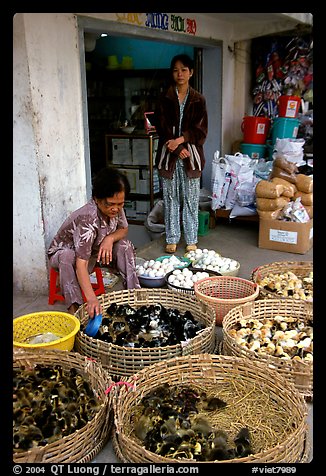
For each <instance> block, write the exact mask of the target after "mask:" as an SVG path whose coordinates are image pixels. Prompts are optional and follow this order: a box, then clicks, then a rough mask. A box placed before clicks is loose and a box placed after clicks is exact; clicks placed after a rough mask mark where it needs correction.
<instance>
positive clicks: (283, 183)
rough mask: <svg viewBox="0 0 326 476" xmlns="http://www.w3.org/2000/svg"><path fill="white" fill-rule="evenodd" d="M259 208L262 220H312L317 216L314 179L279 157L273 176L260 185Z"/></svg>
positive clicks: (274, 164) (258, 189)
mask: <svg viewBox="0 0 326 476" xmlns="http://www.w3.org/2000/svg"><path fill="white" fill-rule="evenodd" d="M256 207H257V213H258V215H259V218H260V219H262V220H264V219H265V220H270V219H273V220H275V219H278V220H285V221H295V222H299V223H306V222H308V221H309V220H310V219H311V218H312V217H313V178H312V177H310V176H307V175H304V174H300V173H298V168H297V166H296V165H295V164H294V163H293V162H290V161H288V160H286V159H284V158H280V157H276V158H275V159H274V161H273V168H272V172H271V174H270V177H269V179H268V180H260V181H259V182H258V183H257V185H256Z"/></svg>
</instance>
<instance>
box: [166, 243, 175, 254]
mask: <svg viewBox="0 0 326 476" xmlns="http://www.w3.org/2000/svg"><path fill="white" fill-rule="evenodd" d="M165 251H166V252H167V253H175V252H176V251H177V245H174V244H167V245H166V246H165Z"/></svg>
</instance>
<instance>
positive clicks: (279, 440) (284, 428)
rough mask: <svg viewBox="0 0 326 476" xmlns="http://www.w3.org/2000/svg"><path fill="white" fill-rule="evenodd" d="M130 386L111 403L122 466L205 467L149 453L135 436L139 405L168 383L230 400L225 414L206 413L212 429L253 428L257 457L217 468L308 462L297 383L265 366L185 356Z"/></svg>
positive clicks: (165, 363) (302, 404) (154, 369)
mask: <svg viewBox="0 0 326 476" xmlns="http://www.w3.org/2000/svg"><path fill="white" fill-rule="evenodd" d="M128 383H129V384H130V385H133V390H131V389H130V388H126V387H122V386H121V387H119V390H118V388H116V389H115V395H114V397H113V400H112V401H113V408H114V432H113V437H112V438H113V439H112V442H113V448H114V450H115V452H116V455H117V457H118V458H119V459H120V460H121V461H122V462H125V463H150V462H154V463H181V464H184V463H196V464H197V463H198V464H205V463H206V461H203V462H201V461H195V460H194V459H187V458H178V459H177V458H171V457H165V456H161V455H157V454H156V453H154V452H151V451H149V450H147V449H146V448H145V446H144V444H143V442H142V441H141V440H139V439H138V438H137V436H136V435H135V433H134V422H135V421H137V418H138V417H139V415H137V411H136V409H137V406H138V404H139V402H140V401H141V399H142V398H143V397H144V396H146V395H147V394H149V393H150V392H151V391H152V390H153V388H154V387H156V386H159V385H162V384H164V383H168V384H170V385H176V386H179V385H182V384H184V385H192V386H194V388H196V389H204V391H207V392H208V391H209V389H212V388H213V389H214V390H215V392H217V394H218V395H219V396H223V399H224V400H225V401H227V407H226V408H225V409H223V411H219V410H217V411H215V412H209V413H208V412H206V414H204V415H205V418H207V420H209V421H210V423H211V424H212V425H213V427H214V428H219V429H221V430H223V429H224V431H227V433H228V434H229V435H230V434H231V433H233V434H236V433H237V432H238V430H239V428H241V427H243V426H247V427H248V428H249V431H250V433H251V438H252V447H253V451H254V453H253V454H250V455H249V456H246V457H243V458H236V459H231V460H226V461H214V462H215V463H219V462H222V463H277V462H282V463H296V462H303V461H306V460H307V458H308V454H309V449H310V442H309V439H308V427H307V407H306V403H305V401H304V399H303V397H302V396H301V395H300V393H299V392H298V391H297V390H296V388H295V387H294V386H293V384H291V383H289V382H288V381H287V380H286V379H285V378H284V377H283V376H281V375H280V374H279V373H278V372H276V371H275V370H271V369H268V370H267V369H266V366H265V365H264V364H262V363H260V362H257V361H253V362H250V361H248V360H247V359H243V358H239V357H235V356H223V355H209V354H197V355H191V356H188V357H184V356H182V357H176V358H174V359H170V360H166V361H162V362H158V363H157V364H154V365H151V366H150V367H148V368H147V369H143V370H141V371H140V372H139V373H138V374H136V375H134V376H133V377H132V378H130V379H129V380H128ZM224 392H226V393H224ZM226 394H227V395H228V397H227V398H225V395H226ZM215 395H216V393H215ZM227 409H228V410H227ZM271 409H272V413H270V411H271ZM200 415H202V413H200Z"/></svg>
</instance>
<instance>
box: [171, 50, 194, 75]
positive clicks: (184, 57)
mask: <svg viewBox="0 0 326 476" xmlns="http://www.w3.org/2000/svg"><path fill="white" fill-rule="evenodd" d="M177 61H180V63H182V64H183V65H184V66H186V67H187V68H189V70H192V69H194V62H193V60H192V59H191V58H190V56H188V55H186V54H180V55H176V56H174V57H173V58H172V60H171V65H170V73H171V75H172V73H173V70H174V67H175V64H176V62H177Z"/></svg>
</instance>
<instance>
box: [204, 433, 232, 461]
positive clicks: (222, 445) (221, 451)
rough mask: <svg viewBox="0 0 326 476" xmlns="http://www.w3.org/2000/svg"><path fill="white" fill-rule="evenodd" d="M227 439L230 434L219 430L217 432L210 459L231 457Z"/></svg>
mask: <svg viewBox="0 0 326 476" xmlns="http://www.w3.org/2000/svg"><path fill="white" fill-rule="evenodd" d="M227 440H228V435H227V434H226V433H225V431H223V430H217V431H216V432H215V437H214V439H213V441H212V444H211V451H210V452H209V455H208V460H209V461H215V460H227V459H229V453H228V445H227Z"/></svg>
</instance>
